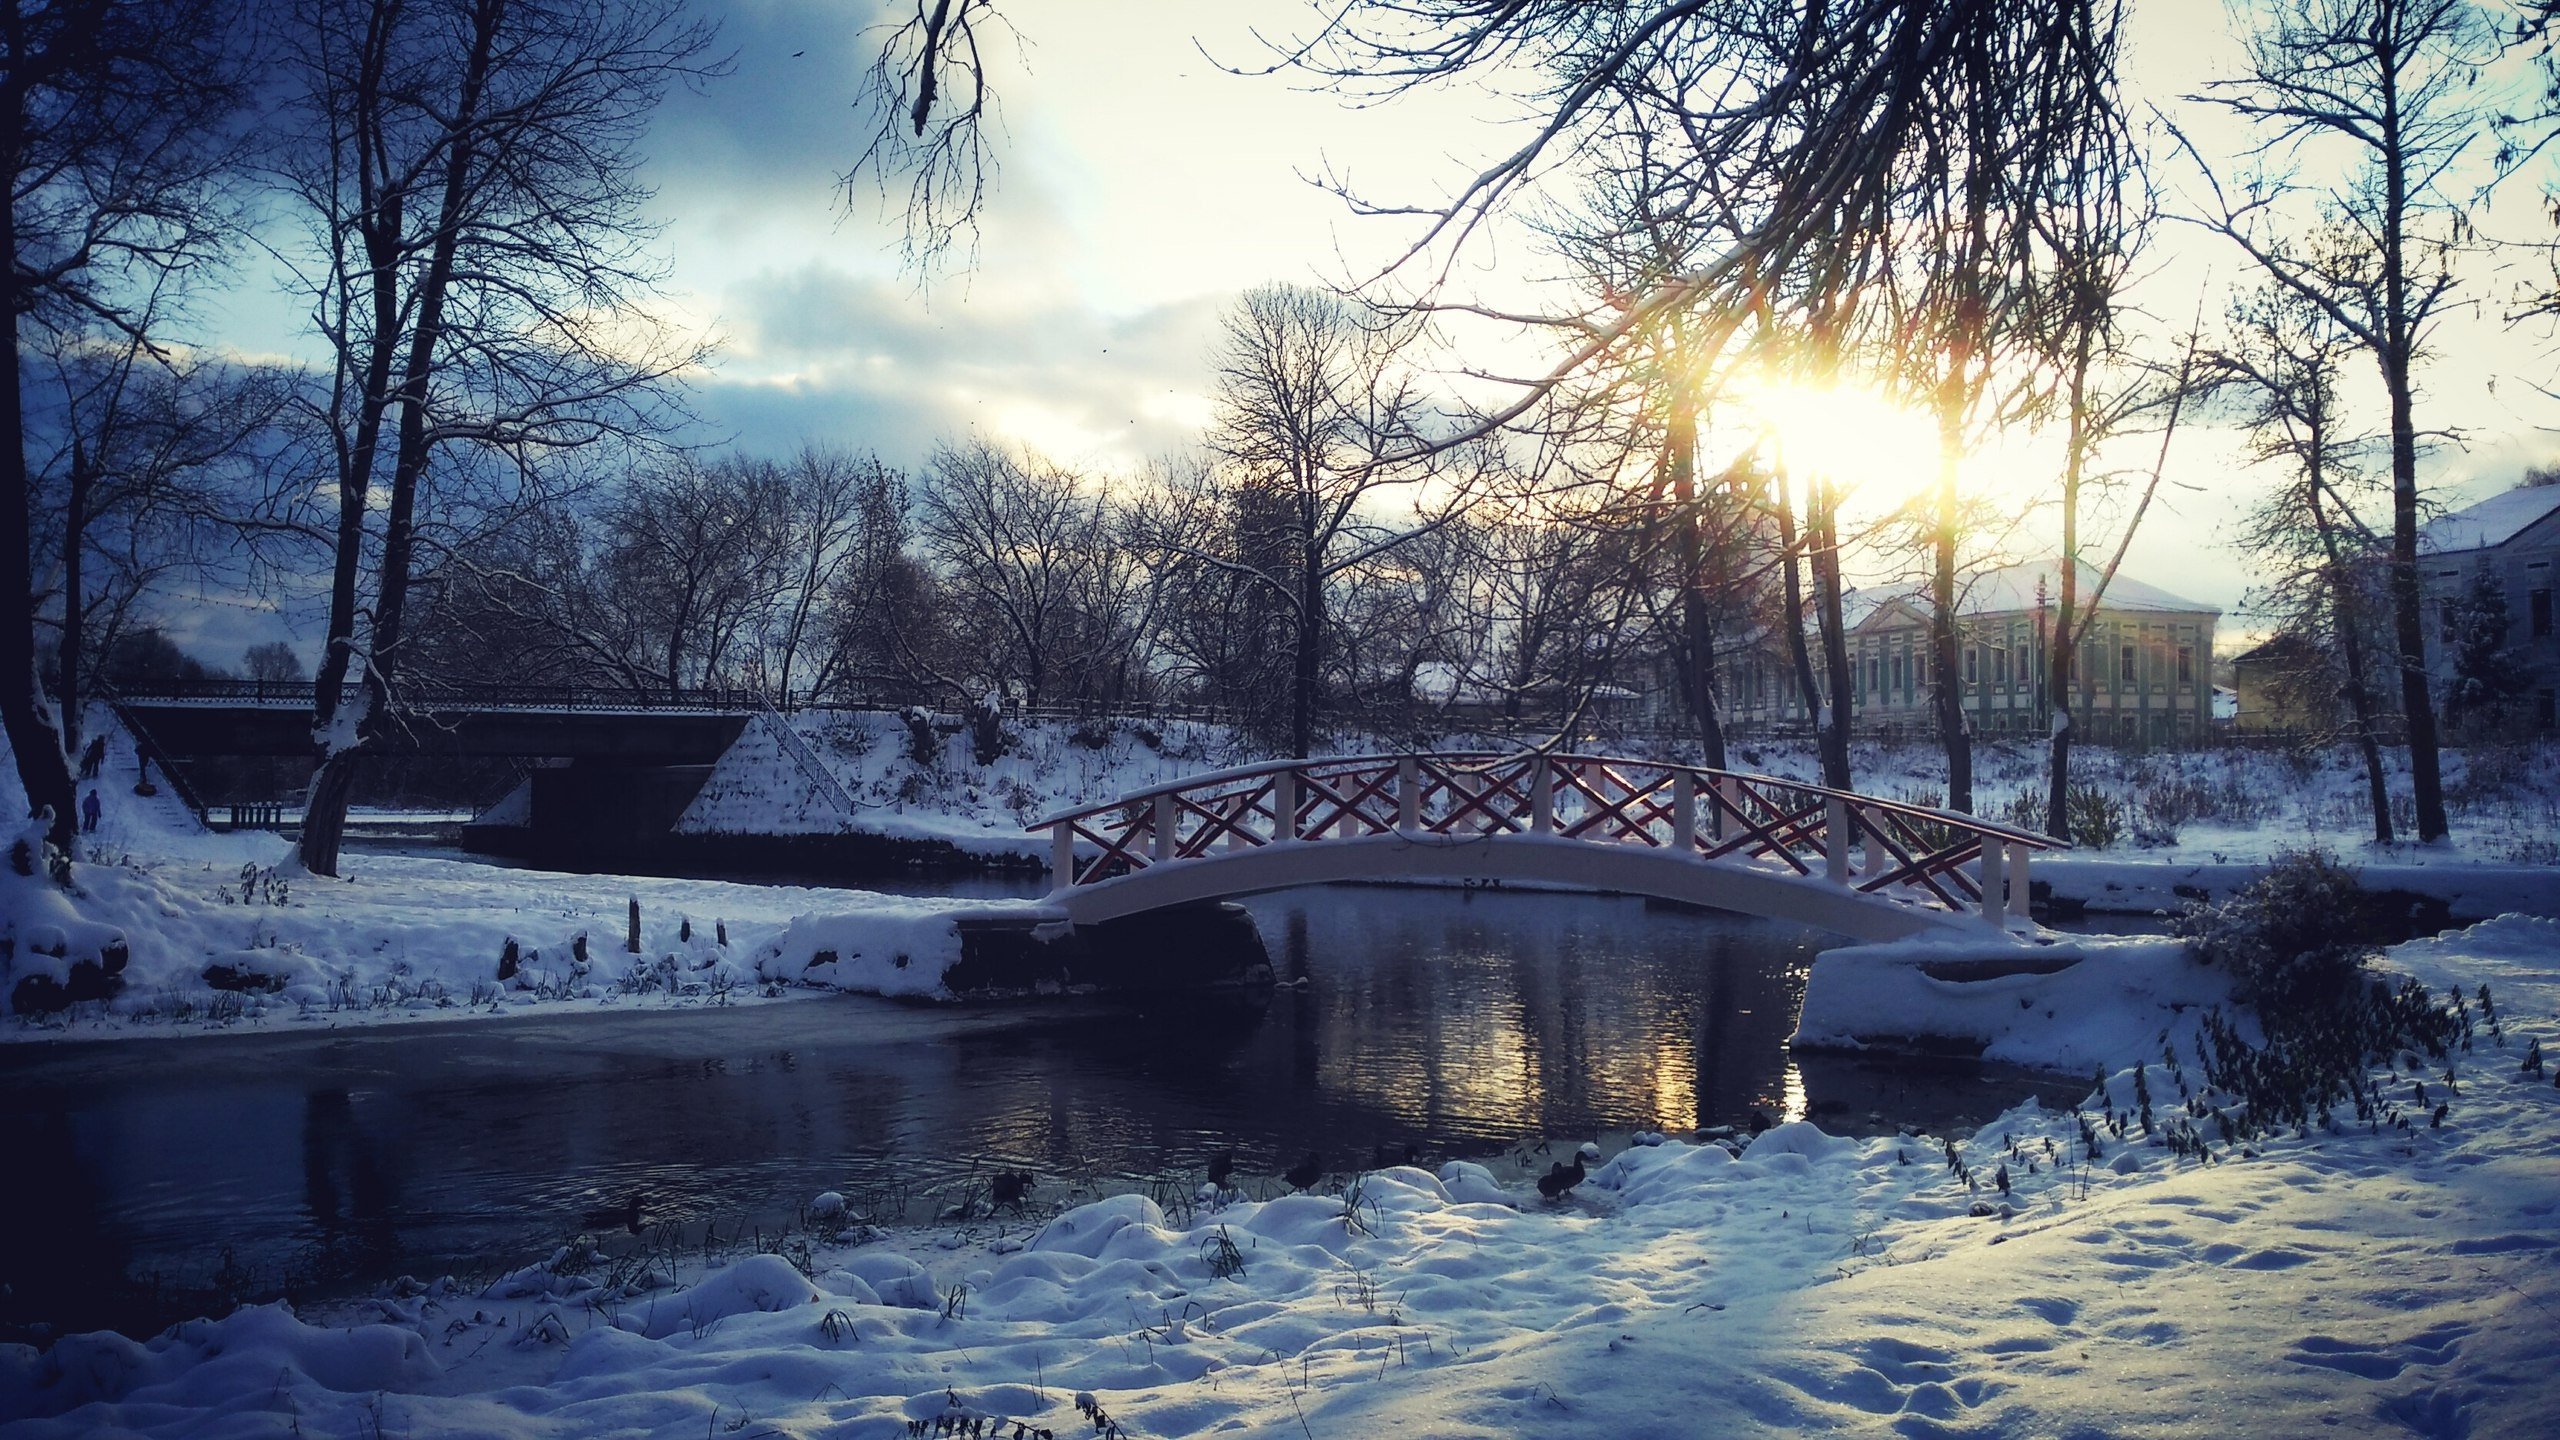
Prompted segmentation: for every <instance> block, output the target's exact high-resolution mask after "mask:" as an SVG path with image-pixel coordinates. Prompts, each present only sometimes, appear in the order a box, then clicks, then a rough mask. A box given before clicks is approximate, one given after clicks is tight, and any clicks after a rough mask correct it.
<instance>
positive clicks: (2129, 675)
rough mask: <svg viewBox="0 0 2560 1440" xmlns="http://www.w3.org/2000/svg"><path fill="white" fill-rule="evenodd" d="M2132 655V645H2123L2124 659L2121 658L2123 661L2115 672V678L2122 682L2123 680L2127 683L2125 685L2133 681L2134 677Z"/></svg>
mask: <svg viewBox="0 0 2560 1440" xmlns="http://www.w3.org/2000/svg"><path fill="white" fill-rule="evenodd" d="M2133 656H2134V647H2132V646H2130V645H2127V646H2126V647H2124V660H2123V663H2122V667H2121V668H2120V669H2119V670H2118V671H2117V672H2116V678H2117V679H2118V680H2121V681H2123V682H2124V683H2125V684H2127V685H2130V684H2132V683H2133V679H2134V658H2133Z"/></svg>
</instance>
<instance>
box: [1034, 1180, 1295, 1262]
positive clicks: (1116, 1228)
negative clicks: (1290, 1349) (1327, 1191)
mask: <svg viewBox="0 0 2560 1440" xmlns="http://www.w3.org/2000/svg"><path fill="white" fill-rule="evenodd" d="M1337 1208H1338V1207H1337ZM1132 1225H1142V1226H1145V1227H1146V1228H1148V1229H1150V1230H1162V1229H1164V1228H1165V1220H1164V1211H1163V1209H1162V1208H1160V1207H1159V1206H1157V1204H1156V1202H1154V1201H1153V1200H1150V1199H1148V1198H1147V1197H1146V1196H1144V1195H1114V1196H1112V1197H1111V1198H1110V1199H1107V1200H1096V1201H1094V1202H1093V1203H1092V1204H1090V1205H1079V1206H1077V1207H1076V1208H1075V1209H1073V1210H1070V1211H1068V1212H1067V1213H1066V1214H1064V1215H1061V1216H1059V1217H1058V1218H1057V1219H1055V1220H1052V1221H1050V1222H1049V1223H1048V1224H1046V1225H1044V1226H1042V1227H1041V1228H1040V1233H1039V1234H1037V1235H1034V1236H1032V1237H1031V1246H1030V1248H1031V1249H1033V1250H1035V1251H1042V1250H1046V1251H1057V1252H1061V1253H1064V1254H1068V1255H1082V1256H1084V1257H1085V1258H1086V1259H1088V1260H1092V1259H1099V1258H1101V1255H1102V1251H1103V1247H1105V1246H1107V1245H1109V1244H1110V1243H1111V1240H1112V1237H1114V1236H1116V1235H1118V1234H1119V1233H1120V1232H1121V1231H1123V1230H1126V1229H1128V1228H1129V1227H1130V1226H1132Z"/></svg>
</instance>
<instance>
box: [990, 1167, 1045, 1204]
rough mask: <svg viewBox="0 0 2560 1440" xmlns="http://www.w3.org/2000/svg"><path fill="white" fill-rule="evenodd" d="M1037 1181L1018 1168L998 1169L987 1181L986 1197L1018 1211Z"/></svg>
mask: <svg viewBox="0 0 2560 1440" xmlns="http://www.w3.org/2000/svg"><path fill="white" fill-rule="evenodd" d="M1037 1183H1039V1182H1037V1181H1035V1180H1033V1179H1032V1178H1031V1176H1029V1175H1028V1174H1025V1173H1024V1172H1022V1171H1020V1170H999V1171H997V1172H996V1173H995V1175H994V1176H993V1177H992V1178H990V1179H989V1180H988V1181H987V1199H988V1200H989V1201H991V1202H993V1203H995V1204H997V1205H1003V1206H1007V1207H1009V1208H1011V1209H1012V1210H1014V1211H1015V1212H1016V1213H1019V1212H1020V1211H1021V1209H1022V1207H1023V1204H1024V1203H1025V1202H1026V1201H1028V1200H1029V1199H1030V1198H1031V1188H1032V1186H1034V1185H1036V1184H1037Z"/></svg>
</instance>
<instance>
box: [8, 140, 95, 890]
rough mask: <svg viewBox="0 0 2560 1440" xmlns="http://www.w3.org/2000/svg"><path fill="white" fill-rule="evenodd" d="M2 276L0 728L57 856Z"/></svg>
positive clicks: (13, 146) (13, 239) (13, 225)
mask: <svg viewBox="0 0 2560 1440" xmlns="http://www.w3.org/2000/svg"><path fill="white" fill-rule="evenodd" d="M19 123H20V119H19V116H18V114H17V112H16V108H15V106H14V105H13V106H11V107H10V108H9V112H8V113H7V114H6V115H5V116H0V130H5V134H0V154H7V155H10V156H15V155H17V153H18V134H17V130H18V126H19ZM17 253H18V224H17V215H16V213H15V211H13V210H12V209H11V208H10V207H9V206H7V205H0V255H5V256H15V255H16V254H17ZM10 271H11V274H10V276H9V277H8V278H6V279H0V286H5V287H6V291H5V297H0V305H4V306H5V310H6V319H7V321H8V324H9V375H8V383H7V384H5V385H0V449H5V450H6V452H7V453H6V455H5V456H0V604H5V605H7V606H8V615H7V618H6V619H5V620H0V729H6V730H7V732H8V735H9V748H10V750H11V751H12V752H13V753H14V754H16V756H17V757H18V779H19V782H20V783H21V784H23V785H25V786H26V790H27V807H28V811H29V813H30V814H31V815H42V814H49V815H50V820H49V823H48V824H47V825H46V828H45V842H46V843H47V844H49V845H51V846H52V847H53V848H54V851H55V853H56V854H57V855H58V856H60V857H63V858H68V857H69V856H70V854H71V846H72V840H73V837H74V836H76V835H77V834H78V833H79V817H78V816H77V815H75V814H74V813H73V809H74V800H75V797H74V795H73V792H72V786H71V761H70V756H69V755H68V754H67V753H65V751H64V750H63V745H62V730H61V722H60V717H59V715H58V713H57V712H55V711H53V710H52V708H51V707H50V706H48V705H47V704H46V703H45V698H44V676H43V675H42V674H41V673H39V672H38V670H37V668H36V596H35V576H34V556H33V555H32V554H31V553H30V542H31V541H32V540H33V538H34V535H33V531H32V529H31V527H30V523H29V522H30V519H31V515H30V511H31V509H32V506H31V504H30V501H31V499H32V497H31V495H30V493H29V488H30V487H29V485H28V482H27V435H26V411H25V408H24V399H23V397H22V396H21V395H20V394H19V391H18V377H19V366H20V359H19V353H18V317H19V315H20V314H22V313H23V312H24V310H25V303H24V301H25V297H24V296H23V295H22V294H21V293H20V292H19V288H18V282H17V279H16V274H15V272H16V266H15V265H14V263H13V264H12V265H11V266H10ZM55 873H56V878H68V876H67V872H65V871H62V870H60V869H57V870H56V872H55Z"/></svg>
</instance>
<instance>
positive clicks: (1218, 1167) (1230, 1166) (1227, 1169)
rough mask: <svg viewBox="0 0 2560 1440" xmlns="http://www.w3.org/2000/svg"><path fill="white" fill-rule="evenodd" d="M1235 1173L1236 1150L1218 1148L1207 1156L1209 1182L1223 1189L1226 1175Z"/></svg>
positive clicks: (1225, 1184) (1225, 1186)
mask: <svg viewBox="0 0 2560 1440" xmlns="http://www.w3.org/2000/svg"><path fill="white" fill-rule="evenodd" d="M1235 1173H1236V1152H1234V1151H1233V1150H1220V1151H1218V1152H1216V1153H1215V1154H1213V1155H1211V1156H1210V1157H1209V1183H1210V1184H1212V1185H1215V1186H1217V1187H1218V1188H1219V1189H1221V1190H1224V1189H1226V1188H1227V1177H1228V1176H1230V1175H1233V1174H1235Z"/></svg>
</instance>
